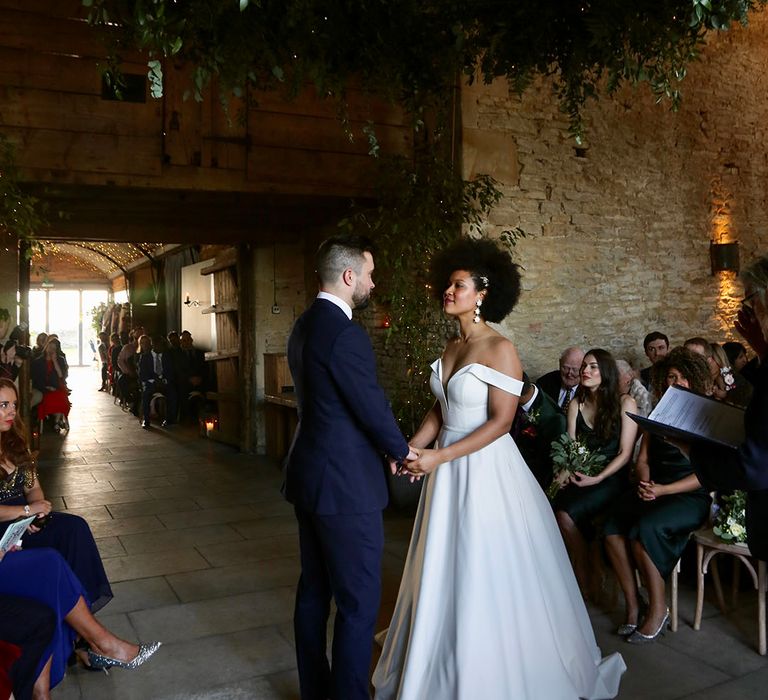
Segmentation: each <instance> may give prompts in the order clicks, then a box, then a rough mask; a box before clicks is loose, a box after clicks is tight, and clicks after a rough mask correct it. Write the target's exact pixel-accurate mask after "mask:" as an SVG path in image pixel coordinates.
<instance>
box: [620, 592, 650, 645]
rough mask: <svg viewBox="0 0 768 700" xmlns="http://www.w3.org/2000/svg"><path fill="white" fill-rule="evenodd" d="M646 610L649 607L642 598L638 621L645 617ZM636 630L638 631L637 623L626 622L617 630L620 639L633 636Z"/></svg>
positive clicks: (638, 609) (639, 605) (638, 610)
mask: <svg viewBox="0 0 768 700" xmlns="http://www.w3.org/2000/svg"><path fill="white" fill-rule="evenodd" d="M646 610H647V605H646V603H645V601H644V600H643V599H642V598H640V599H639V601H638V606H637V619H638V620H639V619H640V618H642V617H644V616H645V612H646ZM636 629H637V623H636V622H635V623H632V622H625V623H623V624H621V625H619V626H618V627H617V628H616V634H618V635H619V637H629V635H630V634H632V633H633V632H634V631H635V630H636Z"/></svg>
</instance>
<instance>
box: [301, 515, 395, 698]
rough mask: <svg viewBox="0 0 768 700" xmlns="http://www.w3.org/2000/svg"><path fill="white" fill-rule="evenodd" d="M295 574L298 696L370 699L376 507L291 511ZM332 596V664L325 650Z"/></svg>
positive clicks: (380, 540)
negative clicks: (297, 550)
mask: <svg viewBox="0 0 768 700" xmlns="http://www.w3.org/2000/svg"><path fill="white" fill-rule="evenodd" d="M296 517H297V519H298V521H299V542H300V546H301V571H302V573H301V578H300V579H299V585H298V589H297V591H296V609H295V615H294V632H295V635H296V657H297V661H298V667H299V677H300V679H301V698H302V700H328V699H329V698H330V699H331V700H369V698H370V693H369V692H368V686H369V681H368V674H369V671H370V664H371V655H372V651H373V634H374V627H375V624H376V618H377V616H378V612H379V603H380V601H381V555H382V551H383V548H384V524H383V521H382V515H381V511H376V512H373V513H362V514H354V515H315V514H313V513H308V512H306V511H303V510H301V509H299V508H296ZM332 597H333V599H334V600H335V601H336V610H337V612H336V619H335V623H334V630H333V649H332V659H333V663H332V664H329V663H328V659H327V653H326V634H327V625H328V616H329V614H330V604H331V598H332Z"/></svg>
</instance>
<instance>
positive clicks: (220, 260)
mask: <svg viewBox="0 0 768 700" xmlns="http://www.w3.org/2000/svg"><path fill="white" fill-rule="evenodd" d="M236 266H237V252H236V251H235V250H232V251H230V252H227V253H225V254H224V255H219V256H218V257H217V258H216V259H215V260H214V261H213V263H212V264H210V265H208V267H204V268H202V269H201V270H200V274H201V275H212V274H213V273H214V272H221V271H222V270H227V269H229V268H230V267H236Z"/></svg>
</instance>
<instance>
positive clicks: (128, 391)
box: [117, 331, 140, 416]
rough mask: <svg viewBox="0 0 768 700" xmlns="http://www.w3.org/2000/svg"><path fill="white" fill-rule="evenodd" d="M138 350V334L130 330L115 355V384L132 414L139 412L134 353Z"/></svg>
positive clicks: (137, 377) (137, 380)
mask: <svg viewBox="0 0 768 700" xmlns="http://www.w3.org/2000/svg"><path fill="white" fill-rule="evenodd" d="M138 351H139V336H137V335H135V334H134V331H131V332H130V333H129V334H128V342H127V343H124V344H123V346H122V347H121V348H120V352H119V353H118V355H117V367H118V369H119V370H120V374H119V375H118V378H117V385H118V388H119V390H120V399H121V401H122V402H123V404H124V405H125V406H127V407H128V408H130V410H131V413H133V415H134V416H137V415H138V414H139V389H140V386H139V374H138V370H137V367H136V353H137V352H138Z"/></svg>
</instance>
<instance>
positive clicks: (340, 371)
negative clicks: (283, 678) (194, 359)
mask: <svg viewBox="0 0 768 700" xmlns="http://www.w3.org/2000/svg"><path fill="white" fill-rule="evenodd" d="M373 267H374V265H373V257H372V255H371V245H370V242H369V241H367V240H366V239H363V238H359V237H356V236H337V237H334V238H330V239H328V240H327V241H325V242H324V243H323V244H322V245H321V246H320V248H319V250H318V253H317V259H316V270H317V274H318V277H319V283H320V293H319V294H318V297H317V298H316V299H315V301H314V302H313V304H312V305H311V306H310V307H309V309H307V311H305V312H304V313H303V314H302V315H301V317H300V318H299V319H298V320H297V322H296V324H295V326H294V328H293V331H292V332H291V336H290V339H289V341H288V363H289V366H290V369H291V374H292V376H293V381H294V385H295V387H296V394H297V399H298V406H299V427H298V428H297V431H298V432H297V434H296V437H295V439H294V442H293V445H292V447H291V452H290V454H289V456H288V459H287V464H286V478H285V485H284V492H285V496H286V498H287V500H288V501H290V502H291V503H293V504H294V507H295V511H296V517H297V519H298V522H299V542H300V547H301V578H300V579H299V584H298V589H297V592H296V609H295V614H294V632H295V639H296V656H297V661H298V669H299V680H300V684H301V697H302V700H326V699H327V698H332V699H333V700H358V699H362V698H366V699H367V698H369V692H368V687H369V684H368V672H369V667H370V662H371V652H372V644H373V631H374V625H375V622H376V616H377V613H378V608H379V602H380V596H381V554H382V549H383V544H384V532H383V523H382V510H383V509H384V507H385V506H386V504H387V483H386V478H385V474H384V456H385V455H386V456H387V457H388V458H389V460H390V466H391V468H392V469H393V471H395V463H396V462H400V461H402V460H405V459H406V458H408V457H414V456H415V455H412V454H410V450H409V448H408V444H407V442H406V441H405V439H404V438H403V436H402V434H401V433H400V430H399V429H398V427H397V423H396V422H395V419H394V416H393V415H392V412H391V410H390V408H389V404H388V402H387V398H386V396H385V395H384V392H383V391H382V389H381V387H380V386H379V384H378V382H377V379H376V361H375V358H374V355H373V349H372V347H371V343H370V340H369V338H368V336H367V334H366V333H365V331H364V330H363V329H362V328H361V327H360V326H359V325H357V324H355V323H353V322H352V309H353V308H363V307H364V306H365V305H366V304H367V302H368V298H369V295H370V292H371V290H372V289H373V287H374V284H373V280H372V279H371V275H372V272H373ZM331 597H333V599H334V600H335V601H336V607H337V613H336V620H335V624H334V634H333V653H332V656H333V665H332V666H330V665H329V663H328V660H327V656H326V630H327V622H328V615H329V611H330V602H331Z"/></svg>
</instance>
